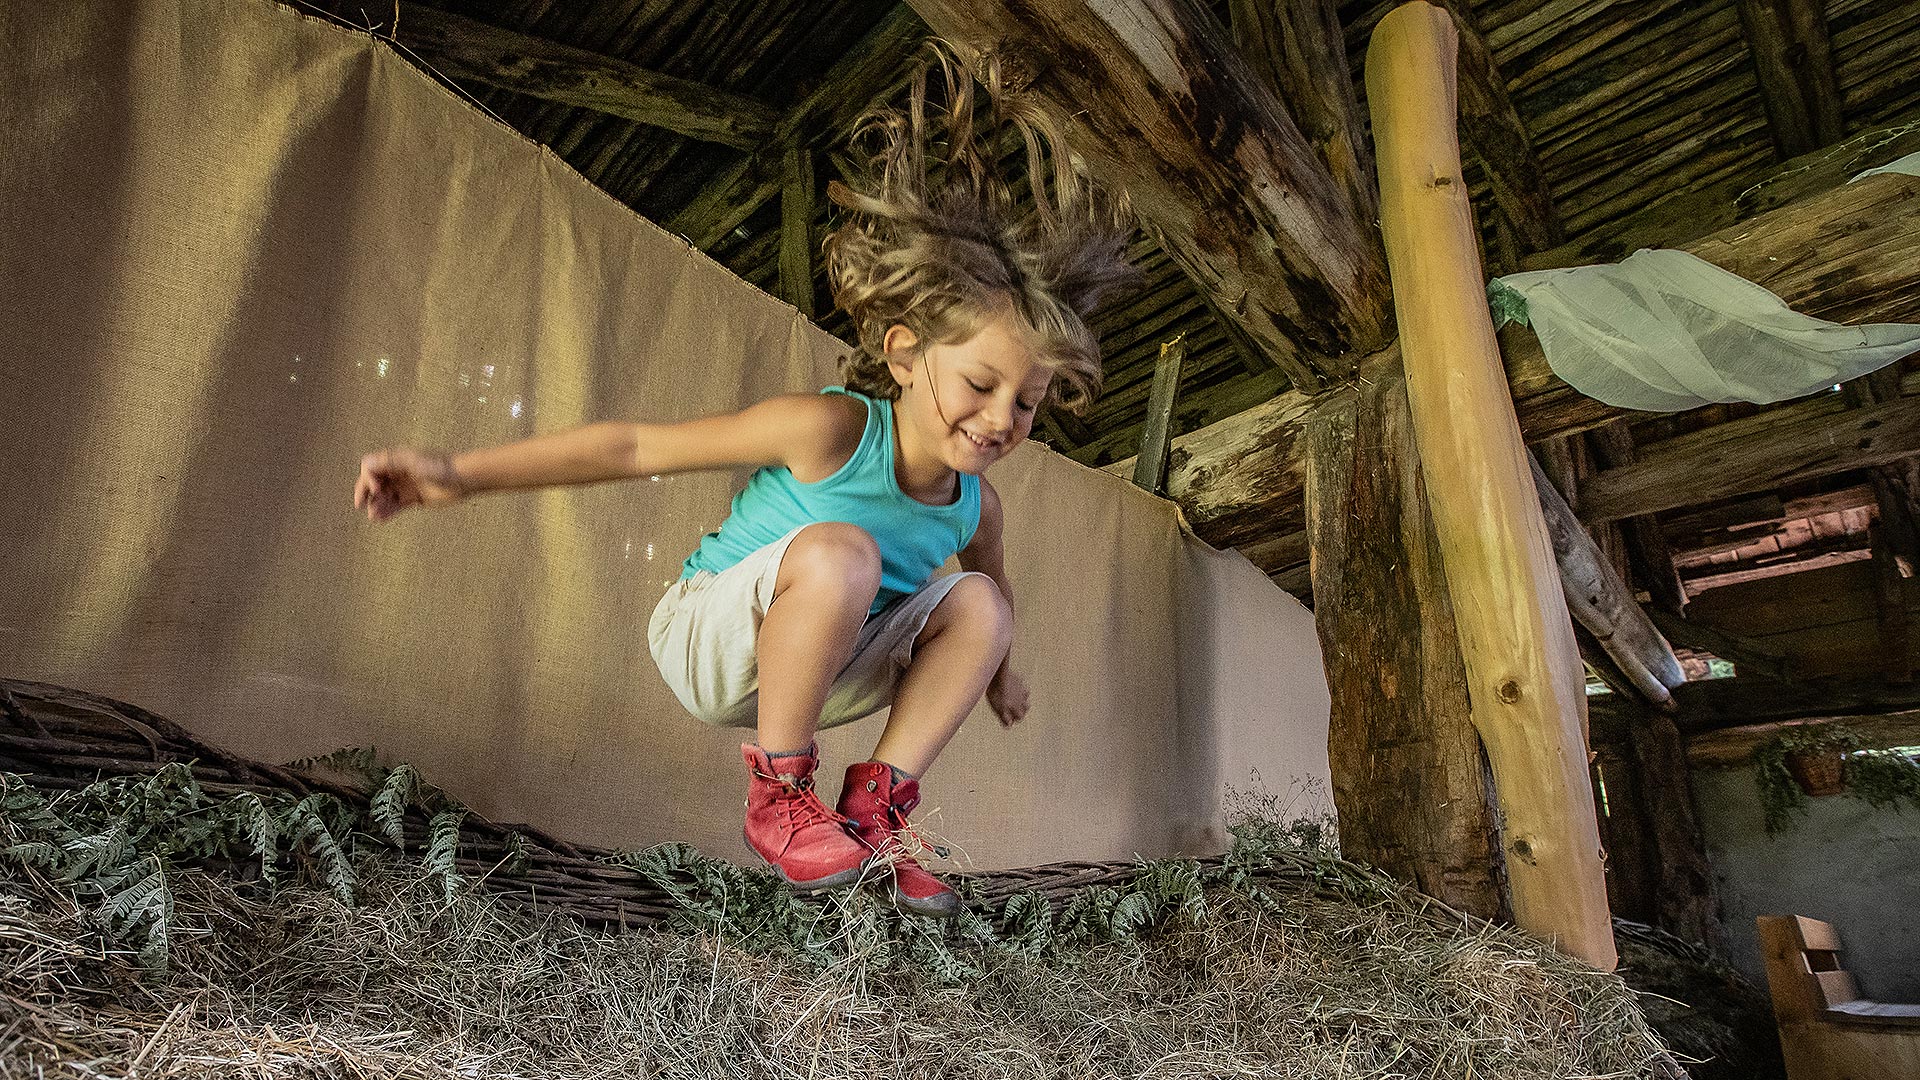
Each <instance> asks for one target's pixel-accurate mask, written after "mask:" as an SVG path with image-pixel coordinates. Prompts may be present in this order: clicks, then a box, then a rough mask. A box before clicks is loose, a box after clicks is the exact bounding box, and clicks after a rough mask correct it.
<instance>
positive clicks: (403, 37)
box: [397, 3, 778, 147]
mask: <svg viewBox="0 0 1920 1080" xmlns="http://www.w3.org/2000/svg"><path fill="white" fill-rule="evenodd" d="M397 29H398V40H399V42H400V44H402V45H404V46H406V47H407V48H408V49H410V50H412V51H413V52H415V53H417V54H419V56H420V58H421V59H422V60H423V61H425V62H426V63H427V64H428V65H429V66H431V67H432V68H433V69H434V70H436V71H438V72H439V73H440V74H442V75H446V76H449V77H451V78H455V79H464V80H467V81H469V82H477V83H484V84H486V85H488V86H497V87H499V88H501V89H503V90H511V91H513V92H514V93H516V94H524V95H526V96H528V97H535V98H540V99H541V100H544V101H552V102H557V103H559V104H562V105H570V106H573V107H575V108H580V109H592V110H594V111H595V112H602V113H606V114H608V115H610V116H618V117H622V118H624V119H627V120H634V121H637V122H639V123H642V124H651V125H653V126H655V127H663V128H666V129H667V130H669V131H675V132H679V133H680V134H682V135H686V136H689V137H691V138H695V139H704V140H707V141H709V142H717V143H723V144H725V145H727V146H737V147H752V146H757V145H759V144H760V142H761V141H762V140H764V139H766V138H767V137H768V136H769V135H771V134H772V133H773V129H774V125H775V123H776V122H777V121H778V114H777V113H776V112H775V111H774V110H773V108H772V107H771V106H769V105H767V104H765V103H763V102H759V101H755V100H753V99H752V98H749V97H746V96H744V95H741V94H735V93H730V92H728V91H725V90H720V89H717V88H715V87H711V86H703V85H701V84H700V83H696V82H693V81H691V80H688V79H680V78H675V77H674V76H671V75H663V74H661V73H659V72H657V71H648V70H647V69H645V68H642V67H639V66H638V65H635V64H630V63H628V62H626V61H625V60H620V59H617V58H615V57H611V56H603V55H601V54H599V53H595V52H590V51H588V50H586V49H577V48H574V47H573V46H571V45H562V44H560V43H559V42H555V41H548V40H545V39H544V38H537V37H533V36H531V35H528V34H522V33H520V32H518V31H515V30H508V29H506V28H505V27H500V26H492V25H489V24H487V23H483V22H479V21H477V20H474V19H469V18H466V17H464V16H461V15H455V14H453V13H451V12H447V11H441V10H439V9H437V8H431V7H427V6H425V5H423V4H416V3H403V4H401V5H400V19H399V24H398V27H397Z"/></svg>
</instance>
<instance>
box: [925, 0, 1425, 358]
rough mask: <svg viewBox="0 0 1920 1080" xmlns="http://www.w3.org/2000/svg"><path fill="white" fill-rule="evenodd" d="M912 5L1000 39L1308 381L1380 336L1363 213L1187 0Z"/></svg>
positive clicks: (1375, 277) (1073, 136) (1379, 291)
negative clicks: (1350, 203)
mask: <svg viewBox="0 0 1920 1080" xmlns="http://www.w3.org/2000/svg"><path fill="white" fill-rule="evenodd" d="M913 3H914V8H915V10H917V11H919V12H920V14H921V16H922V17H923V18H925V19H926V20H927V23H928V25H930V26H932V27H933V28H934V29H935V30H936V31H938V32H939V33H940V34H941V35H942V36H943V37H945V38H947V39H948V40H950V41H953V42H956V43H958V44H960V45H961V46H962V47H964V48H967V49H970V50H974V51H976V52H984V51H997V52H998V53H999V54H1000V56H1001V59H1002V64H1003V66H1004V67H1005V68H1006V69H1007V70H1008V71H1009V72H1010V73H1011V75H1012V81H1013V82H1014V84H1015V89H1016V90H1018V91H1020V92H1021V93H1023V94H1025V95H1027V96H1028V97H1030V98H1032V99H1035V100H1038V101H1040V102H1042V103H1044V104H1045V105H1047V106H1049V107H1050V108H1051V110H1052V111H1053V112H1054V114H1055V115H1057V116H1059V117H1061V118H1062V120H1063V123H1064V127H1065V129H1066V135H1067V138H1068V141H1069V144H1070V145H1071V147H1072V148H1073V149H1074V150H1075V152H1077V153H1078V154H1080V155H1081V156H1082V157H1084V158H1086V159H1087V160H1088V161H1089V162H1091V163H1092V164H1093V165H1094V166H1095V167H1096V168H1097V169H1098V170H1099V171H1100V173H1101V174H1102V175H1103V176H1104V177H1106V178H1108V179H1109V180H1110V181H1111V182H1112V183H1114V184H1115V185H1117V186H1119V187H1121V188H1123V189H1124V190H1126V191H1127V193H1128V195H1129V197H1130V198H1131V200H1132V202H1133V205H1134V208H1135V209H1136V210H1137V211H1138V212H1139V214H1140V217H1141V219H1142V220H1143V222H1145V223H1146V224H1148V225H1149V226H1150V227H1151V228H1152V229H1153V230H1154V231H1155V232H1156V233H1157V234H1158V235H1159V238H1160V240H1161V243H1162V246H1164V247H1165V248H1166V249H1167V251H1168V252H1169V253H1170V254H1172V255H1173V256H1174V257H1175V258H1176V259H1178V260H1180V262H1181V263H1182V264H1183V265H1184V266H1185V267H1186V269H1187V272H1188V274H1189V276H1191V277H1192V278H1193V279H1194V280H1196V281H1198V282H1201V283H1202V285H1203V287H1204V288H1206V289H1207V290H1208V291H1210V292H1212V293H1213V294H1214V295H1215V297H1216V298H1218V299H1219V300H1220V301H1221V308H1222V310H1224V311H1226V312H1227V313H1228V316H1229V318H1231V319H1233V320H1235V321H1236V322H1238V323H1239V324H1240V325H1241V326H1242V327H1244V328H1245V329H1246V331H1247V333H1248V335H1249V336H1250V337H1251V338H1252V339H1253V340H1254V341H1255V342H1257V343H1258V344H1259V346H1260V348H1261V349H1262V350H1263V351H1265V352H1267V353H1268V354H1269V355H1270V356H1272V357H1273V359H1274V360H1275V362H1276V363H1279V364H1283V365H1285V366H1286V369H1287V371H1288V373H1289V375H1290V377H1292V378H1293V379H1294V381H1295V383H1296V385H1298V386H1300V387H1301V388H1302V389H1303V390H1307V391H1313V390H1317V389H1319V388H1321V387H1323V386H1326V385H1330V384H1332V383H1336V382H1339V381H1342V380H1344V379H1345V378H1346V377H1347V376H1348V374H1349V373H1350V372H1351V371H1352V370H1353V367H1354V365H1355V363H1356V361H1357V360H1358V358H1359V357H1360V355H1362V354H1363V353H1364V352H1366V351H1369V350H1371V349H1373V348H1377V347H1378V346H1379V345H1380V344H1381V343H1383V342H1384V341H1385V340H1386V338H1387V337H1388V336H1389V327H1388V326H1387V321H1388V320H1387V313H1386V289H1385V287H1384V284H1385V276H1384V275H1385V267H1384V264H1383V263H1382V262H1381V260H1380V256H1379V247H1378V243H1377V241H1376V239H1375V237H1374V235H1373V231H1372V227H1371V224H1370V223H1369V222H1366V221H1362V220H1360V219H1359V218H1357V217H1356V216H1355V215H1354V214H1353V213H1352V212H1351V211H1350V210H1349V209H1348V206H1347V200H1346V196H1345V195H1344V193H1343V192H1342V190H1341V188H1340V186H1339V185H1338V184H1337V183H1336V182H1335V180H1334V179H1333V176H1332V174H1331V173H1330V172H1329V171H1328V170H1327V168H1326V166H1325V165H1324V164H1322V163H1321V162H1320V160H1319V158H1318V157H1317V155H1316V151H1315V150H1314V148H1313V146H1312V145H1311V144H1310V143H1309V142H1308V140H1307V138H1306V136H1304V135H1303V134H1302V133H1301V131H1300V129H1299V127H1298V126H1297V124H1296V123H1295V122H1294V120H1293V118H1292V116H1291V115H1290V114H1289V112H1288V110H1287V108H1286V106H1285V105H1284V104H1283V103H1282V102H1281V101H1280V99H1279V97H1278V96H1277V95H1276V94H1275V93H1274V92H1273V90H1272V89H1271V88H1270V87H1268V86H1267V85H1266V84H1264V83H1263V82H1261V80H1260V79H1259V78H1258V77H1257V76H1256V75H1255V74H1254V73H1253V71H1252V70H1251V68H1250V67H1249V66H1248V65H1247V63H1246V61H1245V60H1244V59H1242V58H1241V57H1240V56H1239V54H1238V53H1237V52H1236V51H1235V50H1234V49H1233V48H1232V46H1231V44H1230V43H1229V42H1228V41H1227V40H1226V39H1225V36H1224V35H1223V34H1222V32H1221V30H1220V28H1219V26H1218V24H1217V23H1215V22H1214V20H1213V17H1212V15H1211V14H1210V13H1209V12H1208V11H1207V10H1206V9H1205V8H1204V7H1202V6H1201V5H1200V4H1199V3H1198V2H1197V0H1136V2H1134V3H1130V4H1126V5H1122V6H1101V5H1087V4H1082V3H1076V2H1072V0H1036V2H1029V3H1020V4H1013V3H1006V2H987V3H977V2H963V0H913ZM1094 57H1097V58H1098V61H1097V62H1090V58H1094ZM1092 101H1098V102H1100V103H1101V105H1102V107H1101V108H1098V109H1089V108H1087V107H1086V104H1087V103H1088V102H1092Z"/></svg>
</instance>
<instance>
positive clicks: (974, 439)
mask: <svg viewBox="0 0 1920 1080" xmlns="http://www.w3.org/2000/svg"><path fill="white" fill-rule="evenodd" d="M960 434H962V435H965V436H966V437H967V441H968V442H970V443H972V444H973V445H974V446H976V447H978V448H979V449H981V450H997V449H999V448H1000V440H998V439H995V440H993V441H992V442H988V441H987V440H985V439H982V438H981V437H979V436H978V435H975V434H974V433H973V432H971V431H961V432H960Z"/></svg>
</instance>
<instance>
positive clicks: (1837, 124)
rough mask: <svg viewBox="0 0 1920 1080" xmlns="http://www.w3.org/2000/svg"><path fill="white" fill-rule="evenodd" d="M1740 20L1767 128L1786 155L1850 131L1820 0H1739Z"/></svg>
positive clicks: (1818, 146)
mask: <svg viewBox="0 0 1920 1080" xmlns="http://www.w3.org/2000/svg"><path fill="white" fill-rule="evenodd" d="M1739 8H1740V25H1741V27H1742V28H1743V29H1744V30H1745V31H1746V35H1747V50H1748V52H1749V54H1750V55H1752V57H1753V71H1754V75H1755V76H1756V77H1757V78H1758V79H1759V80H1760V101H1761V104H1763V105H1764V106H1766V110H1767V133H1768V134H1770V135H1772V136H1773V145H1774V146H1775V147H1776V148H1777V149H1778V150H1779V151H1780V157H1781V158H1782V160H1784V159H1786V158H1790V157H1793V156H1794V155H1796V154H1805V153H1808V152H1810V151H1813V150H1818V149H1820V148H1821V147H1823V146H1827V145H1829V144H1832V143H1836V142H1839V141H1840V140H1841V139H1842V138H1843V137H1845V135H1846V133H1847V126H1846V122H1845V121H1844V120H1842V119H1841V116H1840V87H1839V84H1838V81H1837V80H1836V79H1835V78H1834V68H1833V44H1832V42H1831V41H1829V40H1828V37H1827V12H1826V7H1825V5H1824V4H1822V3H1821V0H1740V3H1739Z"/></svg>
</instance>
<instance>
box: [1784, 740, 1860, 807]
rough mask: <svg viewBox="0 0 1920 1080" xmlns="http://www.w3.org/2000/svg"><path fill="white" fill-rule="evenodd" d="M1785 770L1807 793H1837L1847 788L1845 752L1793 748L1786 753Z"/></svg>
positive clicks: (1819, 794)
mask: <svg viewBox="0 0 1920 1080" xmlns="http://www.w3.org/2000/svg"><path fill="white" fill-rule="evenodd" d="M1787 772H1789V773H1791V774H1792V775H1793V782H1794V783H1796V784H1799V785H1800V790H1801V791H1804V792H1806V793H1807V794H1808V795H1811V796H1814V797H1816V798H1817V797H1819V796H1822V795H1838V794H1840V793H1841V792H1842V791H1845V790H1846V789H1847V752H1846V751H1845V750H1840V749H1837V748H1836V749H1829V750H1795V751H1792V752H1790V753H1789V754H1787Z"/></svg>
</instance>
